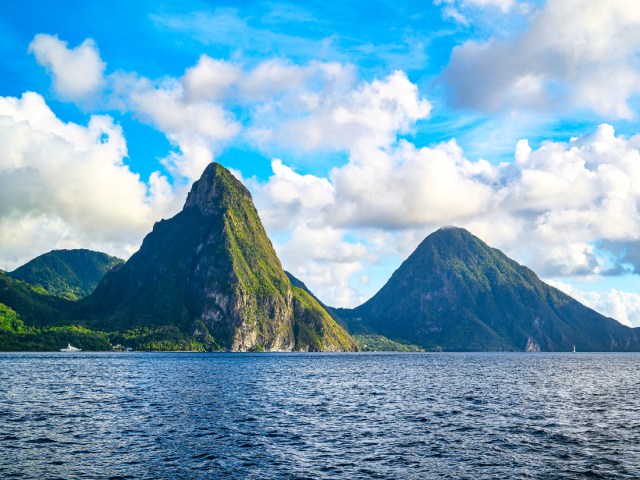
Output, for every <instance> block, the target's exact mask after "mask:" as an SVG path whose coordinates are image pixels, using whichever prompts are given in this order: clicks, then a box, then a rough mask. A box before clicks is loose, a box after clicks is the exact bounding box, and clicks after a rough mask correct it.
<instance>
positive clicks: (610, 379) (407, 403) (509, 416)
mask: <svg viewBox="0 0 640 480" xmlns="http://www.w3.org/2000/svg"><path fill="white" fill-rule="evenodd" d="M639 477H640V354H590V353H576V354H571V353H566V354H556V353H531V354H527V353H434V354H428V353H424V354H423V353H415V354H412V353H358V354H314V353H305V354H297V353H282V354H276V353H260V354H248V353H247V354H235V353H224V354H194V353H84V352H82V353H3V354H0V478H3V479H9V478H37V479H49V478H51V479H53V478H65V479H71V478H90V479H97V478H114V479H115V478H131V479H137V478H149V479H173V478H187V479H188V478H194V479H198V478H229V479H236V478H237V479H306V478H309V479H359V478H362V479H365V478H385V479H386V478H388V479H412V478H415V479H428V478H456V479H458V478H469V479H479V478H488V479H503V478H505V479H506V478H545V479H546V478H553V479H559V478H607V479H609V478H611V479H617V478H639Z"/></svg>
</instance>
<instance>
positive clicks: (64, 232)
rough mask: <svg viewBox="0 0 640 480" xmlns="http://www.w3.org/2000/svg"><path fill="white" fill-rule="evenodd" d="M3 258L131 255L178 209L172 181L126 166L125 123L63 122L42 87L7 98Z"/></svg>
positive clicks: (1, 106)
mask: <svg viewBox="0 0 640 480" xmlns="http://www.w3.org/2000/svg"><path fill="white" fill-rule="evenodd" d="M0 143H1V144H2V146H3V148H2V150H1V151H0V245H1V246H2V257H1V258H0V262H1V263H0V264H1V265H2V268H4V269H11V268H13V267H16V266H18V265H19V264H21V263H23V262H24V261H26V260H29V259H30V258H32V257H33V256H35V255H34V253H35V252H38V253H43V252H45V251H49V250H51V249H52V248H62V247H65V248H68V247H80V246H81V247H87V248H96V249H100V250H106V251H109V252H110V253H113V254H117V255H121V256H128V255H129V254H130V253H132V251H134V250H135V249H137V247H138V246H139V243H140V241H141V239H142V237H143V235H144V234H145V233H147V232H148V231H149V229H150V227H151V225H152V224H153V222H154V221H156V220H158V219H159V218H161V217H163V216H166V215H167V214H169V213H171V212H172V211H175V209H176V206H177V203H178V202H176V197H175V196H174V193H173V190H172V189H171V187H170V186H169V184H168V182H167V179H166V178H165V177H163V176H161V175H160V174H159V173H157V172H156V173H154V174H152V175H151V177H150V179H149V180H148V183H146V182H144V181H143V180H142V179H141V178H140V176H139V175H137V174H134V173H132V172H131V170H130V169H129V167H128V166H127V165H126V164H125V158H126V156H127V146H126V141H125V138H124V136H123V134H122V131H121V129H120V127H119V126H118V125H116V124H114V122H113V120H112V119H111V118H110V117H107V116H98V115H95V116H92V117H91V119H90V120H89V123H88V124H87V125H86V126H82V125H78V124H75V123H70V122H69V123H65V122H63V121H61V120H59V119H58V118H57V117H56V116H55V115H54V113H53V112H52V111H51V110H50V109H49V107H48V106H47V105H46V103H45V101H44V99H43V98H42V97H41V96H40V95H38V94H36V93H29V92H28V93H25V94H23V95H22V97H21V98H14V97H0Z"/></svg>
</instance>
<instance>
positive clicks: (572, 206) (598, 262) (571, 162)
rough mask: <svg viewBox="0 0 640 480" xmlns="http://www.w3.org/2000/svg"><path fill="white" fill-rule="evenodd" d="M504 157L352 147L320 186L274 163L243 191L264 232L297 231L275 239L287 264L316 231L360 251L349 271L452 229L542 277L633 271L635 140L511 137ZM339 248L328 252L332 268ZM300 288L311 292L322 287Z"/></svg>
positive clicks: (599, 135) (603, 133)
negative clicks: (252, 198) (497, 161)
mask: <svg viewBox="0 0 640 480" xmlns="http://www.w3.org/2000/svg"><path fill="white" fill-rule="evenodd" d="M514 157H515V159H514V162H512V163H510V164H503V165H497V166H496V165H491V164H489V163H488V162H486V161H483V160H478V161H470V160H468V159H467V158H466V157H465V156H464V153H463V151H462V150H461V149H460V147H459V146H458V145H457V144H456V143H455V141H450V142H445V143H442V144H439V145H435V146H432V147H429V148H426V147H425V148H416V147H415V146H414V145H413V144H411V143H409V142H406V141H401V142H399V143H397V144H395V145H392V146H389V147H386V148H378V147H371V148H369V149H360V148H355V149H354V150H353V151H351V154H350V157H349V162H348V163H347V164H346V165H344V166H342V167H338V168H334V169H333V170H332V171H331V173H330V175H329V178H322V177H317V176H313V175H299V174H297V173H296V172H295V171H293V170H292V169H291V168H289V167H287V166H286V165H283V163H282V162H281V161H274V162H273V164H272V168H273V175H272V176H271V178H270V179H269V181H268V182H266V183H262V184H261V183H258V182H254V183H253V184H252V185H251V187H252V190H253V191H254V192H255V194H256V198H257V200H258V205H259V208H260V211H261V214H262V215H263V218H264V220H265V224H266V225H267V228H268V229H269V230H270V232H274V233H276V234H278V233H284V232H294V231H295V227H296V225H304V229H305V230H304V236H300V238H302V239H303V240H301V241H300V242H298V240H297V239H296V238H295V235H298V234H294V235H293V236H284V237H283V238H282V240H281V241H280V242H279V244H280V247H279V248H280V251H281V252H283V254H285V255H290V256H291V259H294V258H296V259H298V257H296V256H295V255H294V254H293V253H291V252H289V253H286V252H288V250H287V248H288V247H287V246H288V245H289V243H290V244H291V245H292V247H291V248H292V249H293V250H296V249H295V248H294V247H293V245H298V246H299V247H300V251H301V252H305V253H307V254H308V252H313V251H314V250H315V243H314V239H315V238H317V239H318V240H317V241H318V242H319V245H321V244H322V242H323V240H321V239H322V238H323V235H324V234H323V233H322V232H327V231H330V232H331V233H332V235H333V236H334V238H333V239H332V242H335V245H337V246H339V245H340V243H341V242H346V243H348V244H351V245H360V246H362V247H364V249H363V250H359V249H356V250H354V251H357V252H359V253H358V256H355V257H353V258H352V260H353V262H354V265H359V266H360V267H362V266H366V265H372V264H375V263H376V262H379V261H380V260H381V259H382V258H384V257H385V256H389V255H393V256H396V257H397V258H405V257H406V256H407V255H408V253H410V252H411V250H412V249H413V248H415V246H417V244H418V243H419V242H420V241H421V240H422V239H423V238H424V236H425V235H426V234H428V233H430V232H432V231H433V230H435V229H436V228H438V227H440V226H442V225H447V224H455V225H460V226H464V227H466V228H468V229H469V230H471V231H472V232H473V233H475V234H477V235H479V236H480V237H481V238H483V239H484V240H485V241H487V242H488V243H489V244H491V245H494V246H497V247H499V248H501V249H502V250H504V251H505V252H506V253H507V254H509V255H510V256H512V257H515V258H516V259H517V260H519V261H521V262H522V263H525V264H527V265H529V266H531V267H532V268H533V269H534V270H535V271H537V272H539V273H540V274H542V275H544V276H547V277H564V276H585V277H588V276H594V275H608V274H610V273H612V272H617V273H620V272H632V271H634V262H635V260H637V258H636V257H637V250H638V249H637V247H636V245H637V244H638V242H639V240H640V212H638V207H639V205H640V150H639V149H638V141H637V138H635V137H634V138H631V139H626V138H624V137H619V136H616V135H615V132H614V130H613V128H612V127H611V126H609V125H606V124H604V125H601V126H600V127H599V128H598V129H597V130H596V131H595V132H594V133H593V134H591V135H586V136H584V137H580V138H576V139H572V140H570V141H569V142H566V143H563V142H546V143H543V145H542V146H540V147H539V148H538V149H536V150H533V149H531V147H530V146H529V144H528V142H526V141H521V142H519V143H518V145H517V146H516V149H515V154H514ZM312 232H317V237H316V236H314V235H313V234H312ZM385 232H386V233H385ZM337 233H339V234H340V235H341V237H339V238H337V239H336V238H335V235H336V234H337ZM378 237H379V240H380V241H376V238H378ZM340 238H341V239H342V240H340ZM607 242H609V243H612V242H613V243H615V248H613V247H610V246H607ZM318 251H322V248H319V250H318ZM342 251H343V250H341V248H339V247H336V248H335V249H334V250H333V255H334V257H333V258H332V260H331V261H332V262H333V263H335V264H338V263H339V262H340V260H339V259H341V258H343V255H342ZM311 255H313V254H311ZM284 258H285V260H286V258H287V257H286V256H285V257H284ZM292 263H294V262H293V261H292ZM303 263H304V262H303ZM299 273H300V272H299ZM354 273H355V270H354ZM305 281H308V282H309V285H310V286H312V287H314V288H317V289H318V290H319V292H321V291H322V289H323V288H324V287H323V286H322V285H321V283H317V284H314V280H308V279H306V278H305ZM325 291H326V290H325ZM321 298H325V299H327V301H331V297H321ZM351 298H353V299H355V298H357V295H352V296H351Z"/></svg>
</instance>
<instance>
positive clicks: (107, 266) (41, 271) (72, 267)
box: [7, 249, 123, 300]
mask: <svg viewBox="0 0 640 480" xmlns="http://www.w3.org/2000/svg"><path fill="white" fill-rule="evenodd" d="M121 263H123V260H121V259H119V258H116V257H112V256H110V255H107V254H105V253H101V252H94V251H91V250H86V249H76V250H53V251H51V252H48V253H45V254H43V255H40V256H39V257H36V258H34V259H33V260H31V261H30V262H27V263H26V264H24V265H23V266H21V267H19V268H17V269H16V270H14V271H13V272H7V275H8V276H9V277H11V278H13V279H15V280H22V281H24V282H28V283H30V284H31V285H34V286H36V287H39V288H41V289H42V290H43V291H44V292H46V293H48V294H50V295H55V296H58V297H63V298H66V299H68V300H77V299H79V298H84V297H86V296H87V295H89V294H90V293H91V292H92V291H93V290H94V289H95V288H96V285H98V282H99V281H100V280H102V277H104V274H105V273H106V272H108V271H109V270H111V269H112V268H113V267H115V266H116V265H120V264H121Z"/></svg>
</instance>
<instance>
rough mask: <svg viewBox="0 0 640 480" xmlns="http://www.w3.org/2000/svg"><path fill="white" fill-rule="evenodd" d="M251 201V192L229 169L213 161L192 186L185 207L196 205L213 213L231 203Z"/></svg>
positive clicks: (205, 212)
mask: <svg viewBox="0 0 640 480" xmlns="http://www.w3.org/2000/svg"><path fill="white" fill-rule="evenodd" d="M242 200H249V201H251V193H249V190H247V188H246V187H245V186H244V185H243V184H242V182H240V180H238V179H237V178H236V177H235V176H234V175H233V174H232V173H231V172H230V171H229V170H227V169H226V168H224V167H223V166H222V165H220V164H219V163H216V162H211V163H210V164H209V165H208V166H207V168H205V170H204V172H203V173H202V175H201V176H200V179H199V180H197V181H195V182H194V184H193V185H192V187H191V191H190V192H189V195H188V196H187V201H186V202H185V204H184V208H185V209H186V208H190V207H196V208H198V209H199V210H200V211H201V212H202V213H203V214H204V215H211V214H213V213H215V212H217V211H219V210H220V209H221V208H224V207H225V206H228V205H229V203H234V202H237V201H242Z"/></svg>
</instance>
